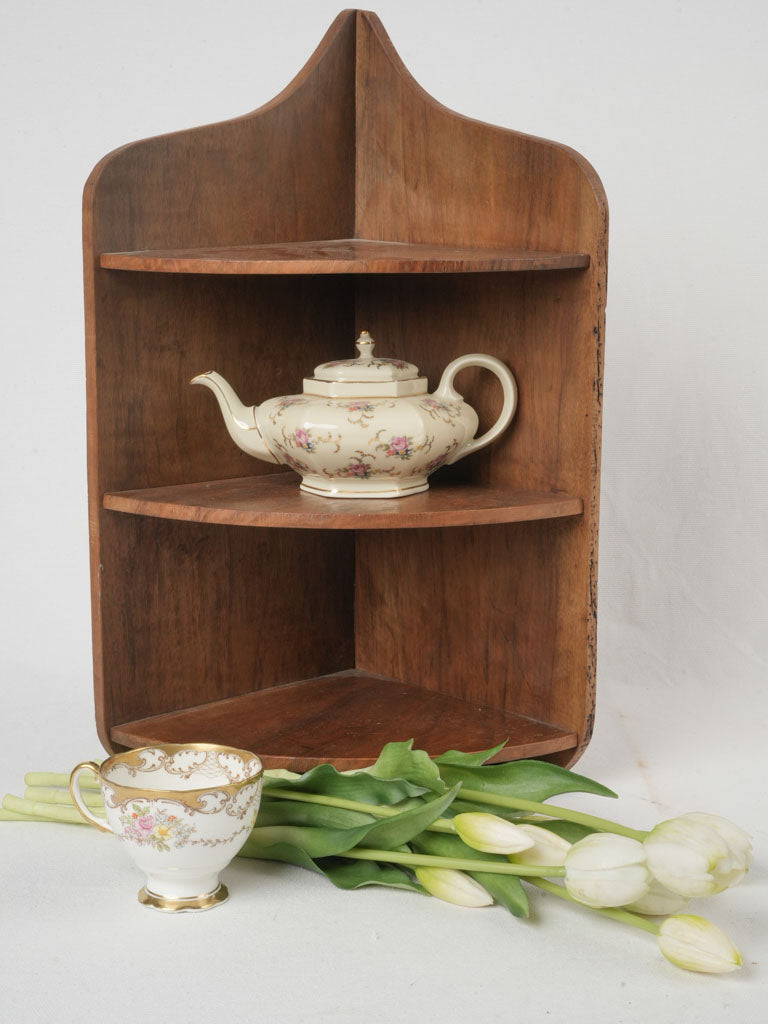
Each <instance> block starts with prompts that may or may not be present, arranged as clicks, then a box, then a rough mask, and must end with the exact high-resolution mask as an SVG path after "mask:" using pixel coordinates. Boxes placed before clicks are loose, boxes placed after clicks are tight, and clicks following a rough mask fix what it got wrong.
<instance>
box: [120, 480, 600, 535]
mask: <svg viewBox="0 0 768 1024" xmlns="http://www.w3.org/2000/svg"><path fill="white" fill-rule="evenodd" d="M104 507H105V508H109V509H113V510H114V511H116V512H130V513H132V514H133V515H145V516H159V517H161V518H164V519H183V520H187V521H189V522H196V523H223V524H225V525H232V526H275V527H291V528H294V529H305V530H382V529H390V528H391V529H413V528H417V527H437V526H467V525H471V524H475V523H516V522H523V521H526V520H529V519H549V518H555V517H559V516H573V515H579V514H580V513H581V511H582V509H583V502H582V500H581V498H574V497H571V496H570V495H567V494H539V493H536V492H532V491H514V490H512V489H511V488H506V487H492V486H490V485H488V484H478V485H472V484H455V485H453V486H451V485H440V483H433V484H431V486H430V489H429V490H428V491H424V492H422V493H421V494H414V495H412V496H411V497H408V498H398V499H397V500H396V501H394V500H392V499H391V498H366V499H365V500H362V499H360V500H350V499H345V498H325V497H318V496H316V495H312V494H306V493H305V492H304V491H302V490H300V489H299V477H298V476H297V475H296V474H294V473H271V474H269V475H268V476H261V477H248V476H246V477H239V478H238V479H235V480H211V481H206V482H204V483H199V484H179V485H177V486H175V487H152V488H148V489H147V490H141V491H118V492H117V493H107V494H105V495H104Z"/></svg>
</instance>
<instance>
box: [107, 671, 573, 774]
mask: <svg viewBox="0 0 768 1024" xmlns="http://www.w3.org/2000/svg"><path fill="white" fill-rule="evenodd" d="M190 736H197V737H199V738H200V740H201V742H207V743H223V744H228V745H232V746H237V747H240V748H241V749H245V750H250V749H251V748H252V747H253V745H254V742H255V741H256V740H257V739H258V747H259V751H260V756H261V758H262V760H263V761H264V764H265V766H266V767H267V768H290V769H292V770H293V771H307V770H308V769H309V768H313V767H314V766H315V765H316V764H322V763H324V762H326V761H332V762H333V763H334V764H335V765H336V767H337V768H338V769H339V770H340V771H345V770H347V769H349V768H363V767H365V766H366V765H370V764H372V763H373V762H374V761H375V760H376V758H377V757H378V755H379V751H380V750H381V748H382V747H383V746H384V744H385V743H388V742H390V741H394V740H408V739H413V740H414V741H415V745H416V747H418V748H420V749H426V750H436V749H437V748H438V747H443V745H446V746H445V749H454V750H455V749H459V748H458V747H457V746H456V744H460V745H462V746H463V748H466V749H468V750H487V749H488V748H489V747H492V746H495V745H496V744H497V743H500V742H501V741H502V740H504V739H507V738H508V739H509V745H508V749H507V750H501V751H499V753H498V754H497V755H496V757H495V760H498V761H505V760H508V759H509V757H510V754H512V755H514V756H515V757H541V756H542V755H544V754H551V753H553V752H556V751H561V750H568V749H569V748H572V747H573V745H574V743H575V742H576V735H575V733H573V732H569V731H568V730H564V729H557V728H555V727H554V726H552V725H548V724H547V723H545V722H536V721H534V720H533V719H531V718H526V717H524V716H523V715H516V714H513V713H512V712H508V711H501V710H499V709H498V708H489V707H483V706H478V705H477V704H476V703H472V702H469V701H466V700H461V699H460V698H457V697H451V696H448V695H446V694H441V693H437V692H435V691H433V690H423V689H419V688H418V687H416V686H409V685H407V684H406V683H402V682H400V681H399V680H398V679H386V678H384V677H382V676H375V675H371V674H369V673H367V672H363V671H360V670H359V669H350V670H348V671H346V672H337V673H335V674H334V675H329V676H322V677H320V678H318V679H306V680H302V681H300V682H296V683H289V684H287V685H285V686H274V687H271V688H270V689H268V690H256V691H254V692H251V693H244V694H240V695H239V696H237V697H230V698H228V699H226V700H220V701H215V702H213V703H211V704H203V705H201V706H199V707H192V708H185V709H184V710H182V711H176V712H171V713H170V714H166V715H157V716H155V717H153V718H145V719H140V720H138V721H135V722H124V723H122V724H121V725H115V726H113V727H112V739H113V740H114V741H116V742H117V743H121V744H124V745H125V746H129V747H139V746H147V745H149V744H151V743H156V742H168V743H184V742H185V741H186V740H187V739H188V738H189V737H190Z"/></svg>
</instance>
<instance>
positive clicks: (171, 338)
mask: <svg viewBox="0 0 768 1024" xmlns="http://www.w3.org/2000/svg"><path fill="white" fill-rule="evenodd" d="M84 249H85V292H86V346H87V372H88V438H89V447H88V464H89V503H90V523H91V581H92V603H93V636H94V679H95V684H94V685H95V697H96V719H97V725H98V728H99V735H100V737H101V739H102V742H103V743H104V744H105V746H106V747H107V748H108V749H110V750H114V749H117V748H119V747H121V746H137V745H141V744H145V743H151V742H158V741H162V740H168V741H173V740H178V741H181V742H184V741H186V740H189V741H193V740H200V741H205V740H209V741H214V742H225V743H230V744H234V745H238V746H243V747H246V748H249V749H253V750H255V751H257V752H258V753H259V754H261V755H262V756H263V757H264V760H265V762H266V764H267V765H269V766H274V767H277V766H283V767H289V768H293V769H297V770H304V769H306V768H308V767H310V766H311V765H313V764H317V763H319V762H322V761H326V760H328V761H333V762H334V763H335V764H337V765H338V766H339V767H344V768H348V767H359V766H361V765H363V764H368V763H370V762H371V761H372V760H373V759H374V758H375V756H376V755H377V753H378V751H379V749H380V747H381V746H382V744H383V743H384V742H386V741H387V740H402V739H408V738H411V737H413V738H414V739H415V741H416V743H417V744H418V745H419V746H422V747H424V748H426V749H427V750H429V751H430V752H431V753H441V752H442V751H443V750H445V749H448V748H462V749H469V750H477V749H482V748H484V747H489V746H492V745H494V744H496V743H498V742H499V741H501V740H504V739H507V744H506V746H505V748H504V749H503V750H502V751H501V752H500V753H499V754H498V755H497V760H508V759H511V758H517V757H548V758H550V759H552V760H555V761H557V762H558V763H561V764H572V763H573V762H574V761H575V760H576V759H577V758H578V756H579V754H580V752H581V751H582V750H583V749H584V747H585V745H586V744H587V743H588V741H589V737H590V733H591V727H592V717H593V711H594V679H595V615H596V585H597V568H596V566H597V561H596V551H597V530H598V504H599V467H600V421H601V396H602V359H603V332H604V311H605V285H606V251H607V207H606V203H605V196H604V194H603V190H602V186H601V184H600V181H599V179H598V177H597V175H596V174H595V172H594V170H593V169H592V168H591V167H590V166H589V164H588V163H587V162H586V161H585V160H584V159H583V158H582V157H580V156H579V155H578V154H577V153H575V152H574V151H573V150H571V149H568V148H567V147H564V146H560V145H558V144H556V143H552V142H546V141H544V140H542V139H537V138H532V137H528V136H525V135H522V134H520V133H518V132H514V131H508V130H504V129H501V128H495V127H492V126H490V125H486V124H482V123H480V122H477V121H473V120H471V119H469V118H466V117H463V116H460V115H458V114H455V113H453V112H452V111H450V110H447V109H446V108H445V107H442V106H441V105H440V104H439V103H437V102H436V101H435V100H433V99H432V98H431V97H430V96H428V95H427V94H426V93H425V92H424V91H423V90H422V89H421V87H420V86H419V85H418V84H417V83H416V82H415V81H414V80H413V78H412V77H411V76H410V74H409V73H408V71H407V70H406V68H405V67H404V66H403V64H402V61H401V60H400V58H399V56H398V55H397V53H396V51H395V50H394V48H393V46H392V44H391V42H390V41H389V39H388V37H387V35H386V33H385V32H384V29H383V28H382V26H381V24H380V22H379V21H378V19H377V18H376V16H375V15H373V14H371V13H369V12H366V11H344V12H342V14H340V15H339V16H338V18H337V19H336V20H335V21H334V23H333V25H332V26H331V28H330V29H329V31H328V32H327V33H326V35H325V37H324V38H323V40H322V41H321V43H320V45H319V46H318V48H317V50H316V51H315V53H314V54H313V55H312V57H311V58H310V59H309V61H308V63H307V65H306V66H305V67H304V68H303V70H302V71H301V72H300V73H299V74H298V75H297V77H296V78H295V79H294V80H293V81H292V82H291V84H290V85H289V86H288V87H287V88H286V89H285V90H284V91H283V92H282V93H281V94H280V95H279V96H278V97H276V98H275V99H274V100H272V101H270V102H269V103H267V104H266V105H265V106H263V107H261V108H259V109H258V110H256V111H254V112H253V113H250V114H247V115H245V116H244V117H239V118H236V119H234V120H231V121H224V122H221V123H219V124H213V125H208V126H205V127H202V128H197V129H193V130H190V131H184V132H177V133H174V134H172V135H167V136H163V137H160V138H156V139H147V140H144V141H142V142H137V143H133V144H132V145H129V146H125V147H123V148H121V149H119V150H116V151H115V152H114V153H112V154H110V155H109V156H107V157H105V158H104V159H103V160H102V161H101V163H99V164H98V165H97V166H96V168H95V169H94V171H93V173H92V174H91V177H90V178H89V180H88V183H87V185H86V189H85V197H84ZM362 328H368V329H370V330H371V333H372V334H374V336H375V337H376V338H377V340H378V341H379V342H380V346H381V349H382V351H386V353H387V354H388V355H392V356H401V357H404V358H407V359H408V360H410V361H413V362H415V363H416V364H417V365H418V366H419V367H420V369H421V372H422V373H423V374H424V375H425V376H428V377H429V379H430V381H431V383H432V384H433V385H434V383H436V381H437V380H438V379H439V376H440V374H441V372H442V369H443V367H444V366H445V364H446V363H447V362H449V361H450V360H451V359H453V358H455V357H456V356H458V355H461V354H464V353H468V352H487V353H489V354H491V355H495V356H497V357H498V358H500V359H503V360H504V361H505V362H506V363H507V364H508V365H509V366H510V368H511V369H512V370H513V372H514V374H515V376H516V378H517V381H518V384H519V387H520V406H519V410H518V413H517V416H516V418H515V420H514V422H513V424H512V426H511V428H510V429H509V430H508V431H507V432H506V433H505V434H504V435H503V437H501V438H500V439H499V440H498V441H497V442H496V443H495V444H493V445H491V446H490V447H489V448H487V449H484V450H483V451H482V452H478V453H476V454H475V455H473V456H470V457H468V458H467V459H466V460H463V461H462V462H460V463H458V464H457V465H456V466H450V467H447V468H444V469H442V470H440V471H438V472H437V473H436V474H435V475H434V476H433V477H432V478H431V486H430V489H429V491H427V492H425V493H423V494H418V495H414V496H412V497H409V498H402V499H391V500H358V501H344V500H330V499H325V498H319V497H316V496H313V495H308V494H304V493H302V492H301V491H300V490H299V488H298V477H296V476H295V475H294V474H293V473H290V472H284V471H283V470H280V469H277V467H274V466H269V465H267V464H265V463H261V462H257V461H255V460H252V459H249V458H248V457H247V456H245V455H243V454H242V453H241V452H240V451H239V450H238V449H237V448H236V447H235V446H234V445H233V444H232V442H231V441H230V439H229V437H228V436H227V434H226V431H225V429H224V427H223V425H222V423H221V421H220V418H219V414H218V410H216V409H215V407H214V404H213V403H210V402H208V401H203V400H201V397H200V394H199V392H198V390H197V389H194V388H190V387H188V385H187V381H188V380H189V378H190V377H192V376H194V375H195V374H197V373H199V372H201V371H203V370H206V369H210V368H215V369H217V370H219V371H220V372H221V373H222V374H224V376H226V378H227V379H228V380H230V381H231V382H232V384H233V386H234V387H235V388H236V389H237V390H238V392H239V393H240V394H241V395H242V397H243V398H244V399H245V400H246V401H249V402H258V401H262V400H263V399H265V398H268V397H273V396H275V395H283V394H290V393H291V392H295V391H297V390H300V387H301V379H302V377H303V376H305V375H306V374H307V373H308V372H309V371H311V369H312V367H314V366H315V365H316V364H317V363H319V362H322V361H324V360H327V359H330V358H333V357H338V356H341V355H343V354H344V353H345V352H348V351H350V350H351V348H352V342H353V340H354V337H355V336H356V334H357V333H358V332H359V331H360V330H361V329H362ZM458 386H459V388H460V390H461V391H462V393H463V394H464V395H465V396H466V398H467V400H468V401H469V402H471V404H472V405H473V406H474V407H475V408H476V409H477V411H478V413H479V415H480V420H481V428H482V427H484V426H485V424H488V423H490V422H491V421H492V420H493V419H494V418H495V416H496V414H497V411H498V408H499V405H498V403H499V395H498V392H497V387H496V385H495V383H494V382H493V381H492V379H491V378H490V377H489V376H488V375H487V374H486V371H482V370H477V369H473V370H466V371H463V373H462V375H461V376H460V377H459V379H458Z"/></svg>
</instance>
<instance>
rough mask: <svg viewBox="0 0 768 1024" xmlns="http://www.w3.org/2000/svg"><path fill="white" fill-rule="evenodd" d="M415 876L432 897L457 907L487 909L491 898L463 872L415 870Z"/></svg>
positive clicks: (444, 869)
mask: <svg viewBox="0 0 768 1024" xmlns="http://www.w3.org/2000/svg"><path fill="white" fill-rule="evenodd" d="M415 874H416V877H417V878H418V880H419V881H420V882H421V884H422V885H423V886H424V888H425V889H426V890H427V892H428V893H430V894H431V895H432V896H437V898H438V899H440V900H445V901H446V903H455V904H456V906H458V907H489V906H490V905H491V904H492V903H493V896H491V895H490V894H489V893H488V892H486V890H485V889H484V888H483V887H482V885H480V883H479V882H476V881H475V880H474V878H470V877H469V875H465V874H464V872H463V871H454V869H453V868H416V869H415Z"/></svg>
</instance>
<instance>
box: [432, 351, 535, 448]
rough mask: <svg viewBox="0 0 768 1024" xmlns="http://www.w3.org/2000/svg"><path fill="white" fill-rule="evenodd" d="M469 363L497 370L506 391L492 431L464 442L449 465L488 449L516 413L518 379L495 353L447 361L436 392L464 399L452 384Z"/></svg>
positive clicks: (444, 397) (451, 399)
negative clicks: (480, 450)
mask: <svg viewBox="0 0 768 1024" xmlns="http://www.w3.org/2000/svg"><path fill="white" fill-rule="evenodd" d="M467 366H482V367H484V368H485V369H486V370H490V371H491V373H495V374H496V376H497V377H498V378H499V381H500V383H501V389H502V391H503V393H504V404H503V405H502V407H501V412H500V414H499V418H498V419H497V420H496V422H495V423H494V425H493V426H492V427H491V428H490V430H486V432H485V433H484V434H481V436H480V437H473V438H470V440H469V441H465V443H464V444H461V445H459V447H458V448H457V449H456V450H455V451H454V452H452V453H451V455H449V457H448V458H447V459H446V460H445V462H446V465H449V464H450V463H452V462H458V461H459V459H463V458H464V456H465V455H469V454H470V453H471V452H476V451H478V450H479V449H480V448H485V446H486V445H487V444H490V443H491V441H495V440H496V438H497V437H498V436H499V434H501V433H503V431H505V430H506V429H507V427H508V426H509V424H510V423H511V422H512V417H513V416H514V415H515V410H516V409H517V382H516V381H515V378H514V377H513V376H512V371H511V370H509V369H508V368H507V367H506V366H505V365H504V363H502V362H501V360H500V359H495V358H494V357H493V356H484V355H482V354H481V353H479V352H476V353H473V354H472V355H468V356H459V358H458V359H454V360H453V362H451V363H448V365H447V366H446V368H445V370H444V371H443V376H442V377H441V378H440V383H439V385H438V387H437V391H436V392H435V395H436V396H437V397H438V398H441V399H442V400H443V401H446V402H456V401H461V400H462V398H461V395H460V394H459V393H458V391H456V390H455V389H454V387H453V378H454V377H455V376H456V374H457V373H458V372H459V370H463V369H464V368H465V367H467Z"/></svg>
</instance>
